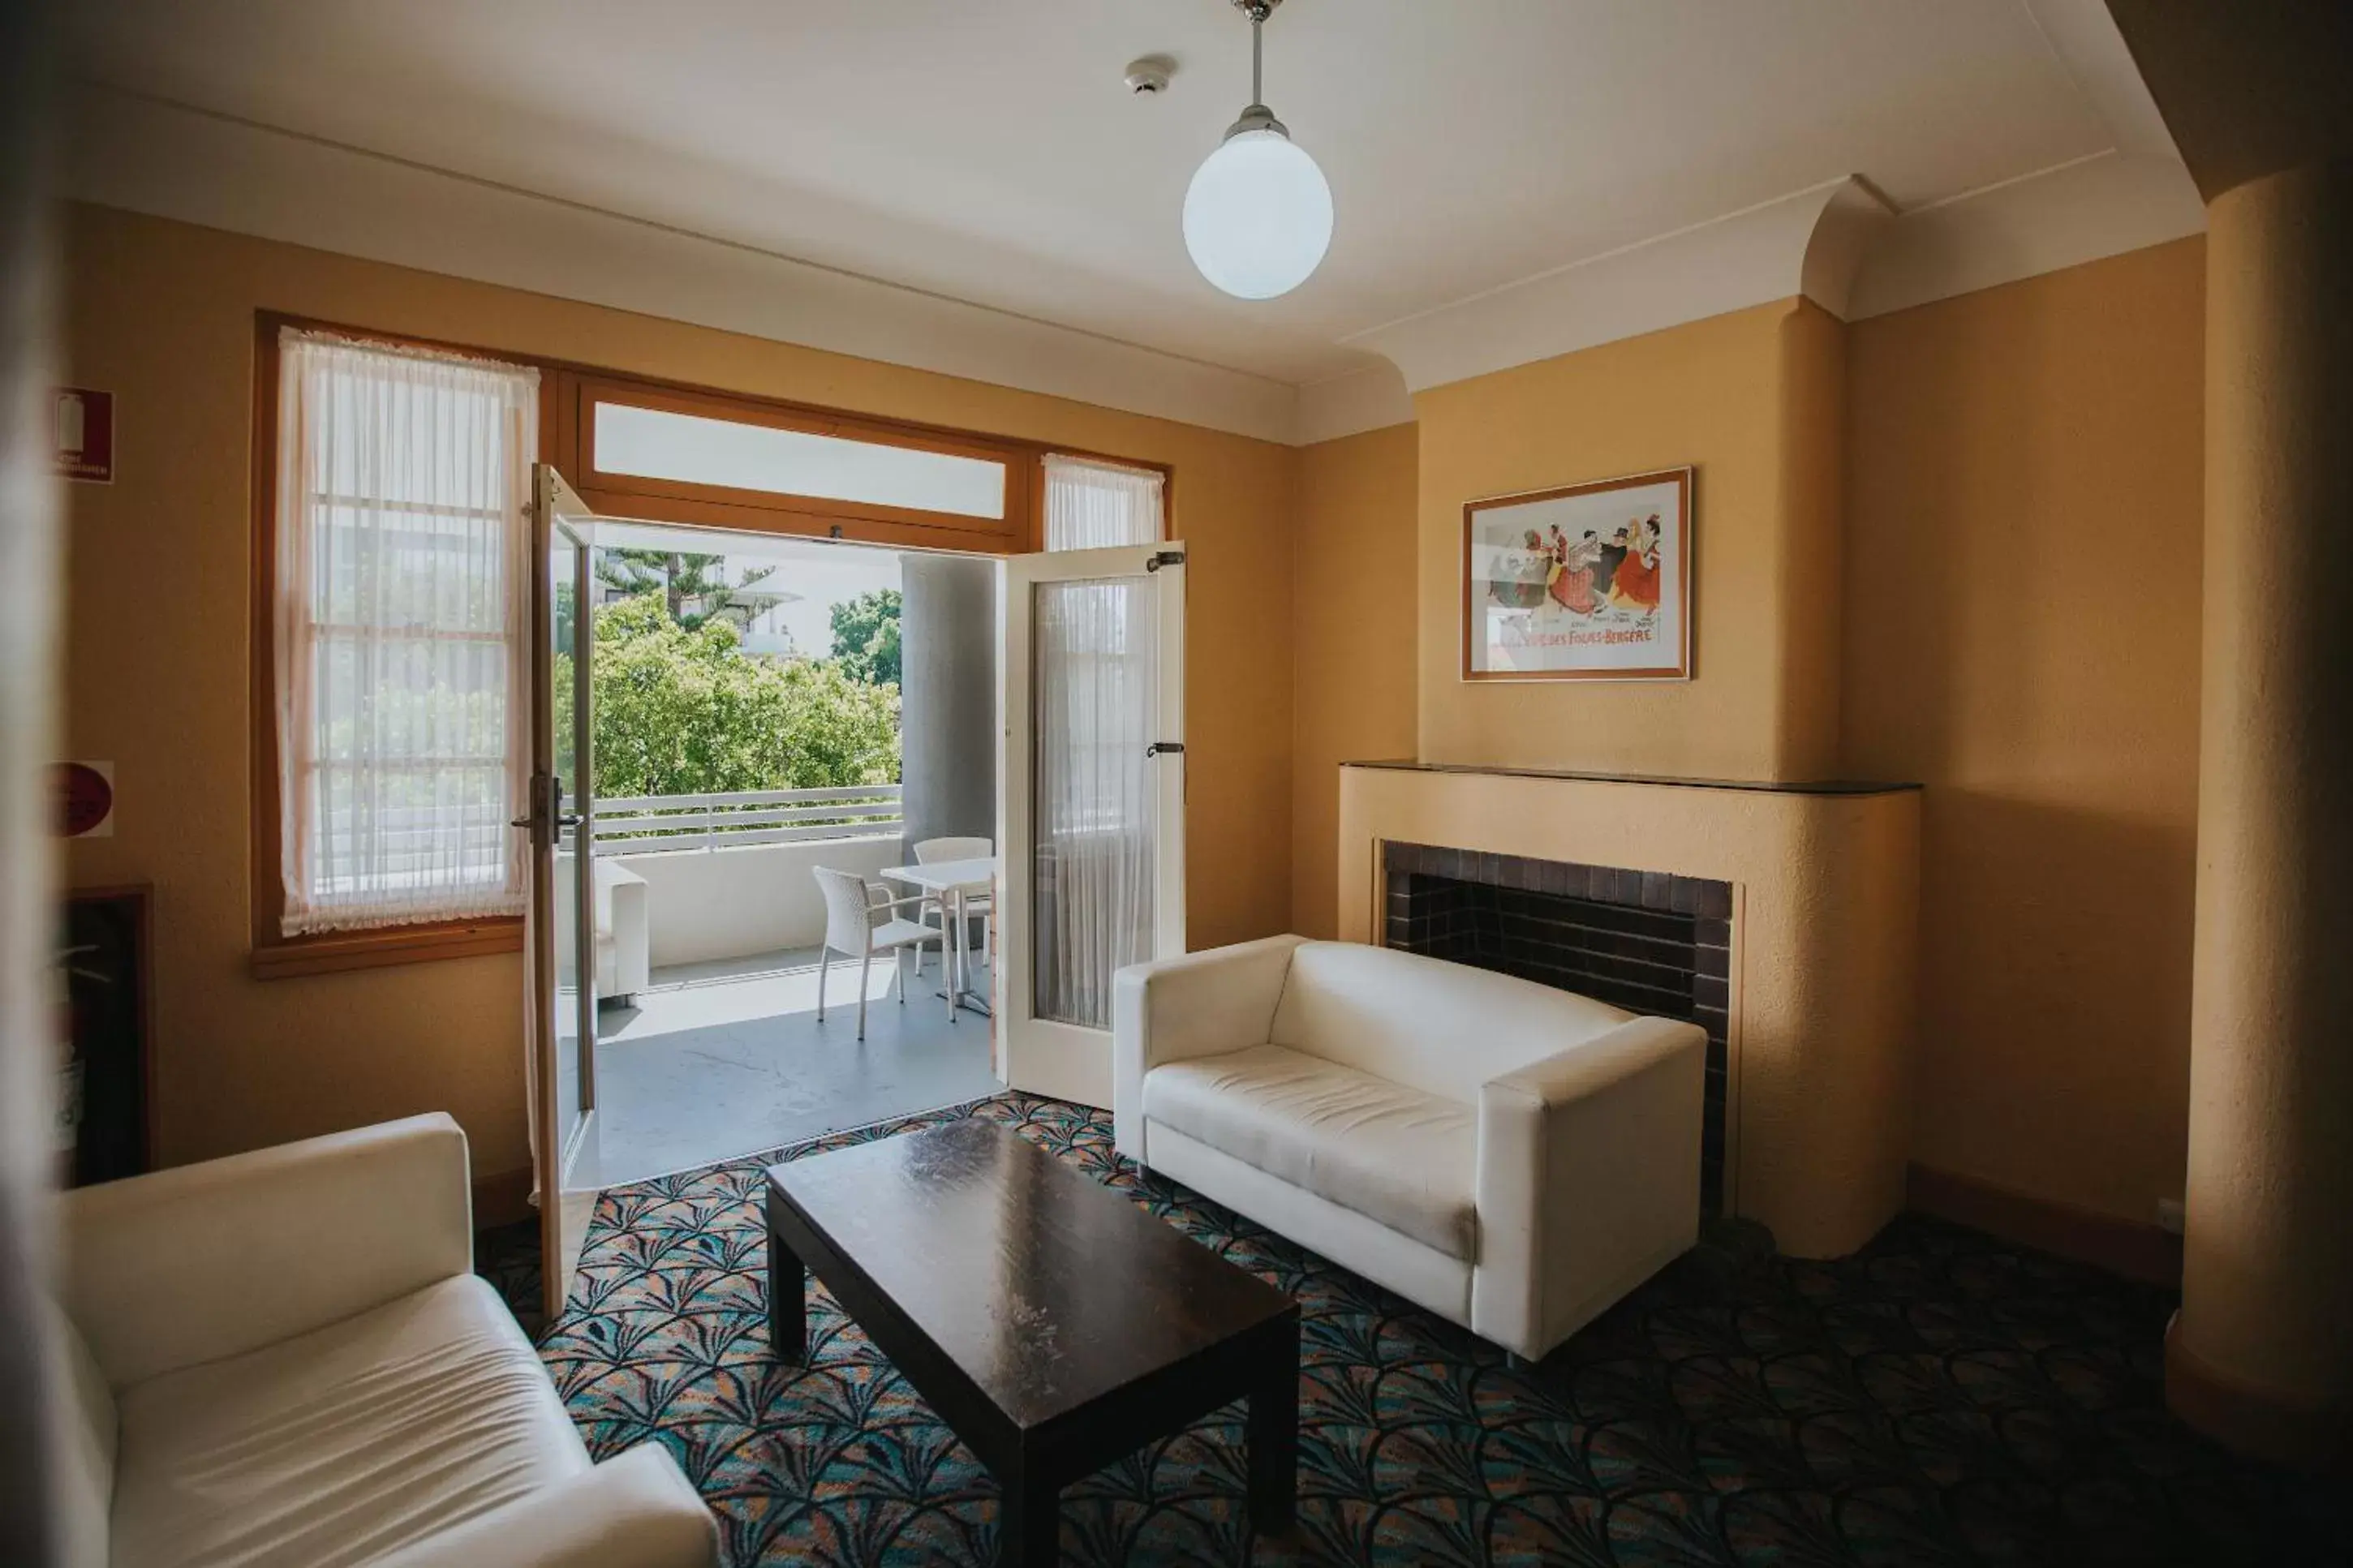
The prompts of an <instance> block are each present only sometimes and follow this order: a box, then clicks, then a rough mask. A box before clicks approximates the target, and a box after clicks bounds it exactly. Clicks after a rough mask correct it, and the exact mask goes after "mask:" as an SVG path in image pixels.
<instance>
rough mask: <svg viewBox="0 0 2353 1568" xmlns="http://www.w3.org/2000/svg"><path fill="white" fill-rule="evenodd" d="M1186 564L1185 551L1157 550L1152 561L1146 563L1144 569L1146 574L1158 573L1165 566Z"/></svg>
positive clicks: (1153, 553)
mask: <svg viewBox="0 0 2353 1568" xmlns="http://www.w3.org/2000/svg"><path fill="white" fill-rule="evenodd" d="M1184 564H1185V552H1183V551H1181V550H1155V551H1154V552H1152V559H1150V560H1149V561H1146V562H1145V563H1144V569H1145V571H1146V572H1157V571H1159V570H1160V569H1161V568H1162V567H1163V566H1182V565H1184Z"/></svg>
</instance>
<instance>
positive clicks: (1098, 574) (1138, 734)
mask: <svg viewBox="0 0 2353 1568" xmlns="http://www.w3.org/2000/svg"><path fill="white" fill-rule="evenodd" d="M1184 559H1185V558H1184V552H1183V551H1182V550H1181V549H1178V548H1176V547H1172V546H1167V545H1147V546H1142V547H1134V548H1128V547H1122V548H1115V549H1104V550H1072V551H1058V552H1051V553H1048V554H1042V555H1025V556H1017V557H1015V558H1013V559H1012V560H1010V561H1008V562H1007V563H1006V576H1005V588H1004V595H1003V598H1002V600H1001V603H1000V623H999V624H1000V629H1001V633H1002V636H1001V639H1000V640H1001V642H1002V645H1003V668H1002V671H1001V676H1002V687H1001V690H1002V699H1001V700H1002V702H1003V705H1004V720H1005V722H1004V749H1003V752H1002V753H1001V758H1000V763H999V773H1000V782H1001V786H1002V787H1001V789H1000V792H999V796H998V799H999V814H1000V823H999V831H998V839H999V843H1000V846H1001V848H1002V851H1003V855H1004V861H1003V876H1004V879H1005V882H1006V886H1005V887H1004V888H1003V889H1002V890H1001V893H1002V896H1001V897H1000V898H999V899H998V900H997V908H998V910H1000V911H1001V913H1000V915H999V921H1000V931H999V945H998V952H999V957H1000V962H1001V963H1002V964H1003V966H1004V973H1005V975H1006V976H1008V978H1009V983H1008V984H1004V985H1003V986H1001V987H1000V993H999V994H1001V995H1002V997H1003V998H1004V1005H1003V1006H1002V1007H1001V1008H1000V1010H999V1013H998V1034H997V1073H998V1076H999V1077H1001V1078H1003V1079H1005V1080H1006V1082H1007V1083H1008V1085H1010V1086H1011V1087H1013V1088H1015V1089H1028V1090H1029V1091H1031V1092H1033V1093H1039V1094H1047V1095H1051V1096H1054V1097H1055V1098H1057V1099H1062V1100H1076V1101H1078V1102H1080V1103H1082V1104H1087V1105H1097V1106H1108V1105H1109V1104H1110V1103H1111V1024H1112V1016H1111V1015H1112V992H1113V976H1114V975H1115V974H1116V973H1118V972H1119V971H1120V970H1121V969H1122V968H1124V967H1125V966H1126V965H1128V964H1131V963H1143V962H1145V961H1147V960H1150V959H1153V958H1162V957H1169V956H1173V955H1174V954H1176V953H1179V952H1183V951H1184V950H1185V874H1184V784H1185V775H1184V766H1185V759H1184V743H1183V742H1184V729H1183V726H1184V685H1183V682H1184V640H1183V639H1184V614H1185V611H1184V605H1185V598H1184V585H1185V567H1184Z"/></svg>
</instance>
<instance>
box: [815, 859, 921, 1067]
mask: <svg viewBox="0 0 2353 1568" xmlns="http://www.w3.org/2000/svg"><path fill="white" fill-rule="evenodd" d="M809 869H810V872H811V874H812V875H814V876H815V877H816V878H817V885H818V887H819V888H820V889H823V890H824V892H825V945H824V946H823V947H821V948H819V949H818V955H817V1021H818V1023H820V1024H822V1023H824V1022H825V977H826V972H827V971H828V970H829V969H831V968H832V967H833V955H834V954H835V953H837V952H838V953H839V954H841V955H842V956H843V957H844V958H854V959H856V960H858V1037H859V1038H860V1039H861V1040H862V1039H864V1038H865V1037H866V977H867V975H868V973H870V972H871V970H872V969H873V967H874V955H875V954H876V953H878V952H887V953H889V954H890V955H891V968H892V991H893V993H894V994H896V995H897V997H898V999H899V1001H900V1002H901V1003H902V1005H903V1004H904V1003H905V1002H906V1000H907V965H906V963H905V961H904V954H905V952H906V950H907V949H908V948H911V947H916V946H918V945H919V944H921V943H923V942H930V941H932V940H934V938H936V937H937V936H938V935H939V933H938V932H937V931H934V930H933V929H932V928H931V927H929V926H927V925H921V924H918V923H917V922H915V921H910V920H902V919H900V918H898V917H897V916H895V915H893V914H892V912H891V911H892V910H895V909H897V908H898V907H899V906H900V905H902V904H916V903H921V902H922V901H923V900H922V897H921V895H919V894H909V895H908V896H907V897H906V898H903V899H894V898H892V896H891V894H890V891H889V889H884V888H880V887H876V886H875V885H873V884H872V883H871V882H868V881H867V880H866V879H864V878H862V877H860V876H857V875H855V874H854V873H852V872H849V871H837V870H835V869H833V868H831V867H829V866H813V867H811V868H809Z"/></svg>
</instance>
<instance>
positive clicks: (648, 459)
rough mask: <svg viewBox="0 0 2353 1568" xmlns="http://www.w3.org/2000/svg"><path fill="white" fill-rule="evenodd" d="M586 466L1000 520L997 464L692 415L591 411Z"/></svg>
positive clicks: (611, 407)
mask: <svg viewBox="0 0 2353 1568" xmlns="http://www.w3.org/2000/svg"><path fill="white" fill-rule="evenodd" d="M596 464H597V467H598V468H601V469H602V470H603V471H604V472H606V473H607V474H626V475H630V476H632V477H635V478H638V479H676V480H679V481H681V482H682V483H686V484H706V485H718V486H720V487H722V488H724V489H742V490H760V491H764V492H765V493H767V494H769V495H801V496H809V497H812V498H816V499H819V500H849V501H868V502H871V503H872V504H874V505H877V506H892V507H904V508H908V509H911V510H923V511H944V512H953V513H955V515H957V516H959V517H976V518H988V519H991V520H995V521H1001V520H1002V519H1003V518H1004V516H1005V465H1004V464H1003V463H1001V462H992V461H989V460H987V459H986V458H964V457H958V456H956V455H955V454H954V453H949V452H926V451H922V450H919V449H917V448H915V447H886V446H883V445H882V444H881V443H880V442H875V441H851V440H847V439H844V438H843V437H839V436H818V435H814V434H812V433H810V432H808V431H806V430H783V429H778V428H776V426H768V425H744V424H739V423H737V422H736V421H734V420H731V419H712V418H707V417H705V416H702V415H699V414H674V413H671V412H670V411H669V410H667V409H661V408H634V407H631V406H630V405H628V404H625V403H599V404H597V405H596Z"/></svg>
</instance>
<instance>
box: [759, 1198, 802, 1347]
mask: <svg viewBox="0 0 2353 1568" xmlns="http://www.w3.org/2000/svg"><path fill="white" fill-rule="evenodd" d="M768 1344H769V1347H770V1349H771V1350H772V1351H774V1352H775V1354H776V1359H777V1360H778V1361H802V1360H805V1359H807V1355H808V1280H807V1270H806V1269H805V1268H802V1267H801V1260H800V1259H799V1258H797V1257H796V1256H794V1253H793V1249H792V1248H791V1247H786V1245H785V1238H784V1237H781V1236H778V1235H777V1234H776V1227H775V1226H769V1227H768Z"/></svg>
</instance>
